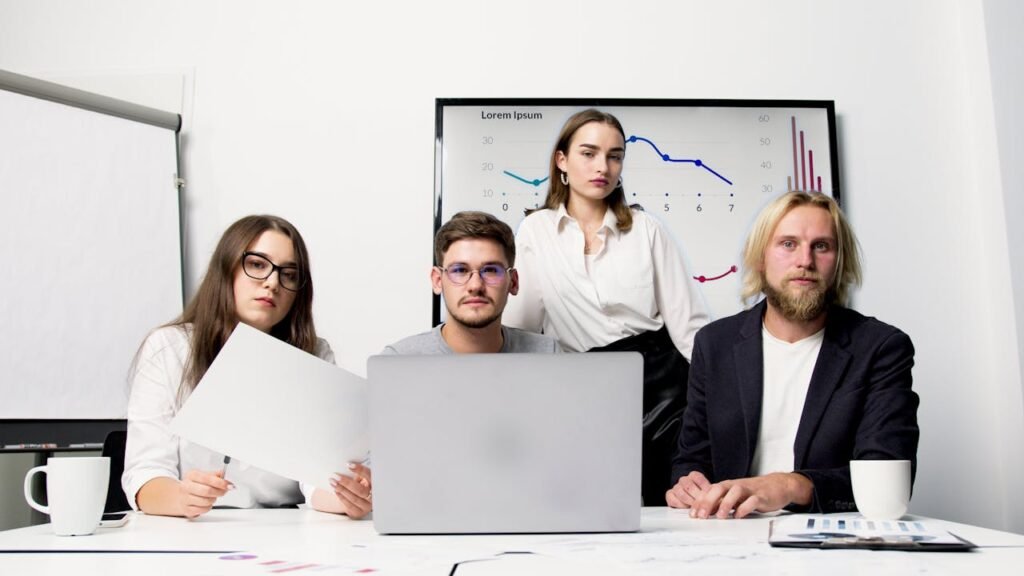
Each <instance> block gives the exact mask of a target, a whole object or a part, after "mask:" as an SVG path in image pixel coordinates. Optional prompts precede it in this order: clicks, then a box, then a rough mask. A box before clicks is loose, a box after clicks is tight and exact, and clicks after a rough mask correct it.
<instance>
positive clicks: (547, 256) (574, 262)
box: [502, 206, 708, 358]
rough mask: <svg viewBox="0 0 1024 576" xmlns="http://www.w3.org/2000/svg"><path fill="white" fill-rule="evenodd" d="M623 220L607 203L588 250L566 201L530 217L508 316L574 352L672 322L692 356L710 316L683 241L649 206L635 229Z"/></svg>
mask: <svg viewBox="0 0 1024 576" xmlns="http://www.w3.org/2000/svg"><path fill="white" fill-rule="evenodd" d="M617 223H618V218H616V216H615V213H614V212H612V211H611V210H607V211H606V212H605V217H604V222H603V223H602V225H601V227H600V228H599V229H598V231H597V235H598V237H599V238H600V239H601V246H600V247H599V248H598V250H597V251H596V252H595V253H594V254H593V255H590V256H588V255H585V254H584V253H583V243H584V238H583V230H582V228H580V225H579V223H577V221H576V220H575V219H574V218H573V217H572V216H569V213H568V212H566V210H565V207H564V206H560V207H559V209H558V210H539V211H537V212H534V213H533V214H530V215H529V216H527V217H526V219H525V220H523V222H522V223H521V224H520V225H519V231H518V232H517V234H516V269H517V270H519V294H518V295H516V296H511V297H510V298H509V300H508V305H507V306H506V308H505V313H504V314H503V315H502V322H504V323H505V324H506V325H508V326H515V327H516V328H522V329H524V330H528V331H530V332H541V331H543V333H544V334H546V335H548V336H554V337H555V338H557V339H558V341H559V343H560V344H561V345H562V348H563V349H564V350H567V351H572V352H583V351H586V350H589V349H591V348H595V347H599V346H606V345H608V344H611V343H612V342H616V341H618V340H621V339H623V338H625V337H627V336H633V335H636V334H640V333H643V332H651V331H657V330H660V329H661V327H662V326H667V327H668V333H669V336H671V337H672V342H673V343H674V344H675V345H676V348H678V349H679V351H680V352H681V353H682V354H683V356H685V357H686V358H690V355H691V353H692V352H693V338H694V336H695V335H696V334H697V330H699V329H700V328H701V327H703V326H704V325H705V324H707V321H708V317H707V313H706V312H705V311H704V306H703V305H702V304H701V302H700V300H699V299H698V298H697V295H696V293H695V291H694V290H692V289H691V278H690V275H689V274H688V273H687V271H686V267H685V265H684V264H683V258H682V256H681V255H680V253H679V250H678V248H677V247H676V244H675V241H674V240H673V239H672V238H671V237H669V235H668V233H667V232H666V231H665V230H663V229H662V227H661V225H660V224H659V223H658V221H657V220H655V219H654V218H652V217H651V216H648V215H647V214H646V213H644V212H642V211H637V210H634V211H633V227H632V228H631V229H630V230H629V232H620V231H619V229H618V228H617V227H616V224H617ZM588 258H589V259H588Z"/></svg>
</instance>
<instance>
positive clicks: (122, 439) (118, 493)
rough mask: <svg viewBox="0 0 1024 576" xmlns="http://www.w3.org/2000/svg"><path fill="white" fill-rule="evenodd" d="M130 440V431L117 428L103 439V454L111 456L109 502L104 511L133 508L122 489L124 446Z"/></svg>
mask: <svg viewBox="0 0 1024 576" xmlns="http://www.w3.org/2000/svg"><path fill="white" fill-rule="evenodd" d="M127 441H128V433H127V432H125V431H124V430H115V431H114V432H111V433H109V434H107V438H106V440H104V441H103V455H104V456H106V457H108V458H110V483H109V484H108V485H107V503H106V505H105V506H104V507H103V511H104V512H124V511H126V510H131V509H132V507H131V505H129V504H128V498H127V497H126V496H125V495H124V490H123V489H121V473H122V472H124V447H125V444H126V443H127Z"/></svg>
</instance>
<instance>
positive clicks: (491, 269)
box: [437, 264, 512, 286]
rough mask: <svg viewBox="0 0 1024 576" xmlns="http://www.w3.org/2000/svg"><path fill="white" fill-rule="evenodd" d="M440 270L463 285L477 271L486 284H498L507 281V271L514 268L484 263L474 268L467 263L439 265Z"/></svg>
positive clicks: (449, 278) (453, 281)
mask: <svg viewBox="0 0 1024 576" xmlns="http://www.w3.org/2000/svg"><path fill="white" fill-rule="evenodd" d="M437 269H438V270H440V271H441V272H444V274H445V276H447V277H448V280H450V281H451V283H452V284H455V285H456V286H462V285H464V284H465V283H466V282H469V279H470V278H472V277H473V273H474V272H476V273H477V274H479V275H480V279H481V280H483V281H484V284H487V285H488V286H497V285H499V284H501V283H502V282H504V281H505V273H506V272H508V271H510V270H512V268H511V267H509V268H502V267H501V266H499V265H497V264H484V265H483V266H481V267H480V268H478V269H476V270H473V269H472V268H470V267H469V266H466V265H465V264H452V265H451V266H449V267H447V268H442V267H440V266H438V267H437Z"/></svg>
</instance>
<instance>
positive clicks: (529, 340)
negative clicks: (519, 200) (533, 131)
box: [383, 212, 559, 354]
mask: <svg viewBox="0 0 1024 576" xmlns="http://www.w3.org/2000/svg"><path fill="white" fill-rule="evenodd" d="M515 259H516V244H515V236H514V235H513V234H512V229H511V228H509V226H508V224H505V223H504V222H502V221H501V220H498V219H497V218H495V217H494V216H492V215H490V214H487V213H485V212H459V213H458V214H456V215H455V216H452V219H451V220H449V221H448V222H447V223H445V225H444V226H442V227H441V229H440V230H438V232H437V235H436V236H435V237H434V262H435V264H436V265H435V266H434V267H433V268H432V269H431V271H430V279H431V283H432V284H433V288H434V293H435V294H437V295H439V296H441V297H442V298H443V299H444V304H445V308H446V310H447V312H448V314H447V320H446V321H445V322H444V323H443V324H440V325H438V326H436V327H434V329H433V330H430V331H429V332H424V333H422V334H417V335H415V336H410V337H408V338H405V339H404V340H401V341H399V342H396V343H394V344H392V345H391V346H387V347H386V348H385V349H384V352H383V353H384V354H453V353H456V354H472V353H481V352H491V353H494V352H558V351H559V347H558V343H557V342H556V341H555V339H554V338H551V337H548V336H543V335H541V334H534V333H532V332H526V331H524V330H518V329H516V328H510V327H507V326H502V324H501V314H502V312H503V311H504V310H505V304H506V303H507V302H508V298H509V296H514V295H515V294H516V292H518V291H519V275H518V274H517V273H516V269H515V268H514V266H515Z"/></svg>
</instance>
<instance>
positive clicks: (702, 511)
mask: <svg viewBox="0 0 1024 576" xmlns="http://www.w3.org/2000/svg"><path fill="white" fill-rule="evenodd" d="M813 488H814V487H813V484H811V481H810V480H809V479H808V478H807V477H806V476H804V475H802V474H796V473H792V472H790V473H784V472H776V473H772V474H766V475H764V476H755V477H751V478H739V479H736V480H723V481H722V482H717V483H714V484H712V483H711V482H710V481H708V479H707V478H706V477H705V476H704V474H702V473H700V472H697V471H694V472H690V473H689V474H687V475H686V476H683V477H682V478H680V479H679V482H677V483H676V485H675V486H673V487H672V488H671V489H670V490H669V491H668V492H666V493H665V500H666V501H667V502H668V505H669V506H670V507H672V508H689V509H690V517H691V518H702V519H703V518H711V517H715V518H728V517H729V516H730V514H731V515H733V517H735V518H744V517H746V516H748V515H750V514H751V513H753V512H774V511H776V510H781V509H782V508H784V507H786V506H788V505H790V504H793V503H796V504H809V503H810V501H811V495H812V492H813Z"/></svg>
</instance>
